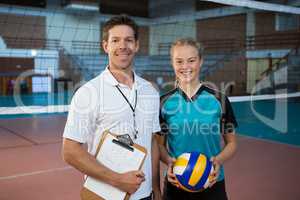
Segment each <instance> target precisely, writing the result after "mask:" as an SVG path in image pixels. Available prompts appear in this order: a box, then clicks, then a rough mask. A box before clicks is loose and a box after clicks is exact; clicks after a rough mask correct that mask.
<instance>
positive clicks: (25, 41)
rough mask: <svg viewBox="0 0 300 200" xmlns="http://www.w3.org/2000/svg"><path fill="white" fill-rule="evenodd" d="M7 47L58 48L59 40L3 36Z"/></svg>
mask: <svg viewBox="0 0 300 200" xmlns="http://www.w3.org/2000/svg"><path fill="white" fill-rule="evenodd" d="M3 39H4V41H5V43H6V45H7V47H8V48H24V49H25V48H26V49H28V48H31V49H51V50H57V49H59V48H60V40H52V39H34V38H21V37H3Z"/></svg>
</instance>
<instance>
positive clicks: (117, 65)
mask: <svg viewBox="0 0 300 200" xmlns="http://www.w3.org/2000/svg"><path fill="white" fill-rule="evenodd" d="M102 45H103V49H104V51H105V52H106V53H107V54H108V59H109V66H110V68H111V69H115V70H120V69H121V70H126V69H129V68H132V62H133V58H134V55H135V53H136V52H137V51H138V49H139V44H138V41H136V40H135V38H134V31H133V29H132V28H131V27H130V26H127V25H116V26H114V27H112V28H111V29H109V31H108V40H107V41H103V43H102Z"/></svg>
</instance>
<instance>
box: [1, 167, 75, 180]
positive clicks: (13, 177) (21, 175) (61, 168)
mask: <svg viewBox="0 0 300 200" xmlns="http://www.w3.org/2000/svg"><path fill="white" fill-rule="evenodd" d="M72 168H73V167H71V166H67V167H59V168H53V169H48V170H38V171H33V172H27V173H21V174H15V175H10V176H0V181H4V180H11V179H16V178H21V177H26V176H34V175H39V174H45V173H51V172H56V171H64V170H69V169H72Z"/></svg>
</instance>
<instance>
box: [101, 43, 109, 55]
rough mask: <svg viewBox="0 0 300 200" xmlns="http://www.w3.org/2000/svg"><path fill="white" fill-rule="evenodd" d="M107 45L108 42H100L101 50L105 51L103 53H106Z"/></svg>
mask: <svg viewBox="0 0 300 200" xmlns="http://www.w3.org/2000/svg"><path fill="white" fill-rule="evenodd" d="M107 45H108V42H107V41H106V40H102V48H103V50H104V51H105V53H108V49H107Z"/></svg>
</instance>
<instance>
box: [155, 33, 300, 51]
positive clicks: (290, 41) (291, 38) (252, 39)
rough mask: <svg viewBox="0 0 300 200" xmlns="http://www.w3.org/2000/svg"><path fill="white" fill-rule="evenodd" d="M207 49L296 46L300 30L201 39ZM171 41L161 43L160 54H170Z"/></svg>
mask: <svg viewBox="0 0 300 200" xmlns="http://www.w3.org/2000/svg"><path fill="white" fill-rule="evenodd" d="M201 43H202V45H203V46H204V48H205V51H209V52H211V51H214V52H217V51H234V50H256V49H273V48H274V49H278V48H294V47H295V45H296V44H300V32H295V33H276V34H269V35H256V36H248V37H246V38H245V40H240V39H235V38H228V39H215V40H203V41H201ZM170 47H171V43H159V44H158V47H157V48H158V54H159V55H165V54H167V55H168V54H169V51H170Z"/></svg>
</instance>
